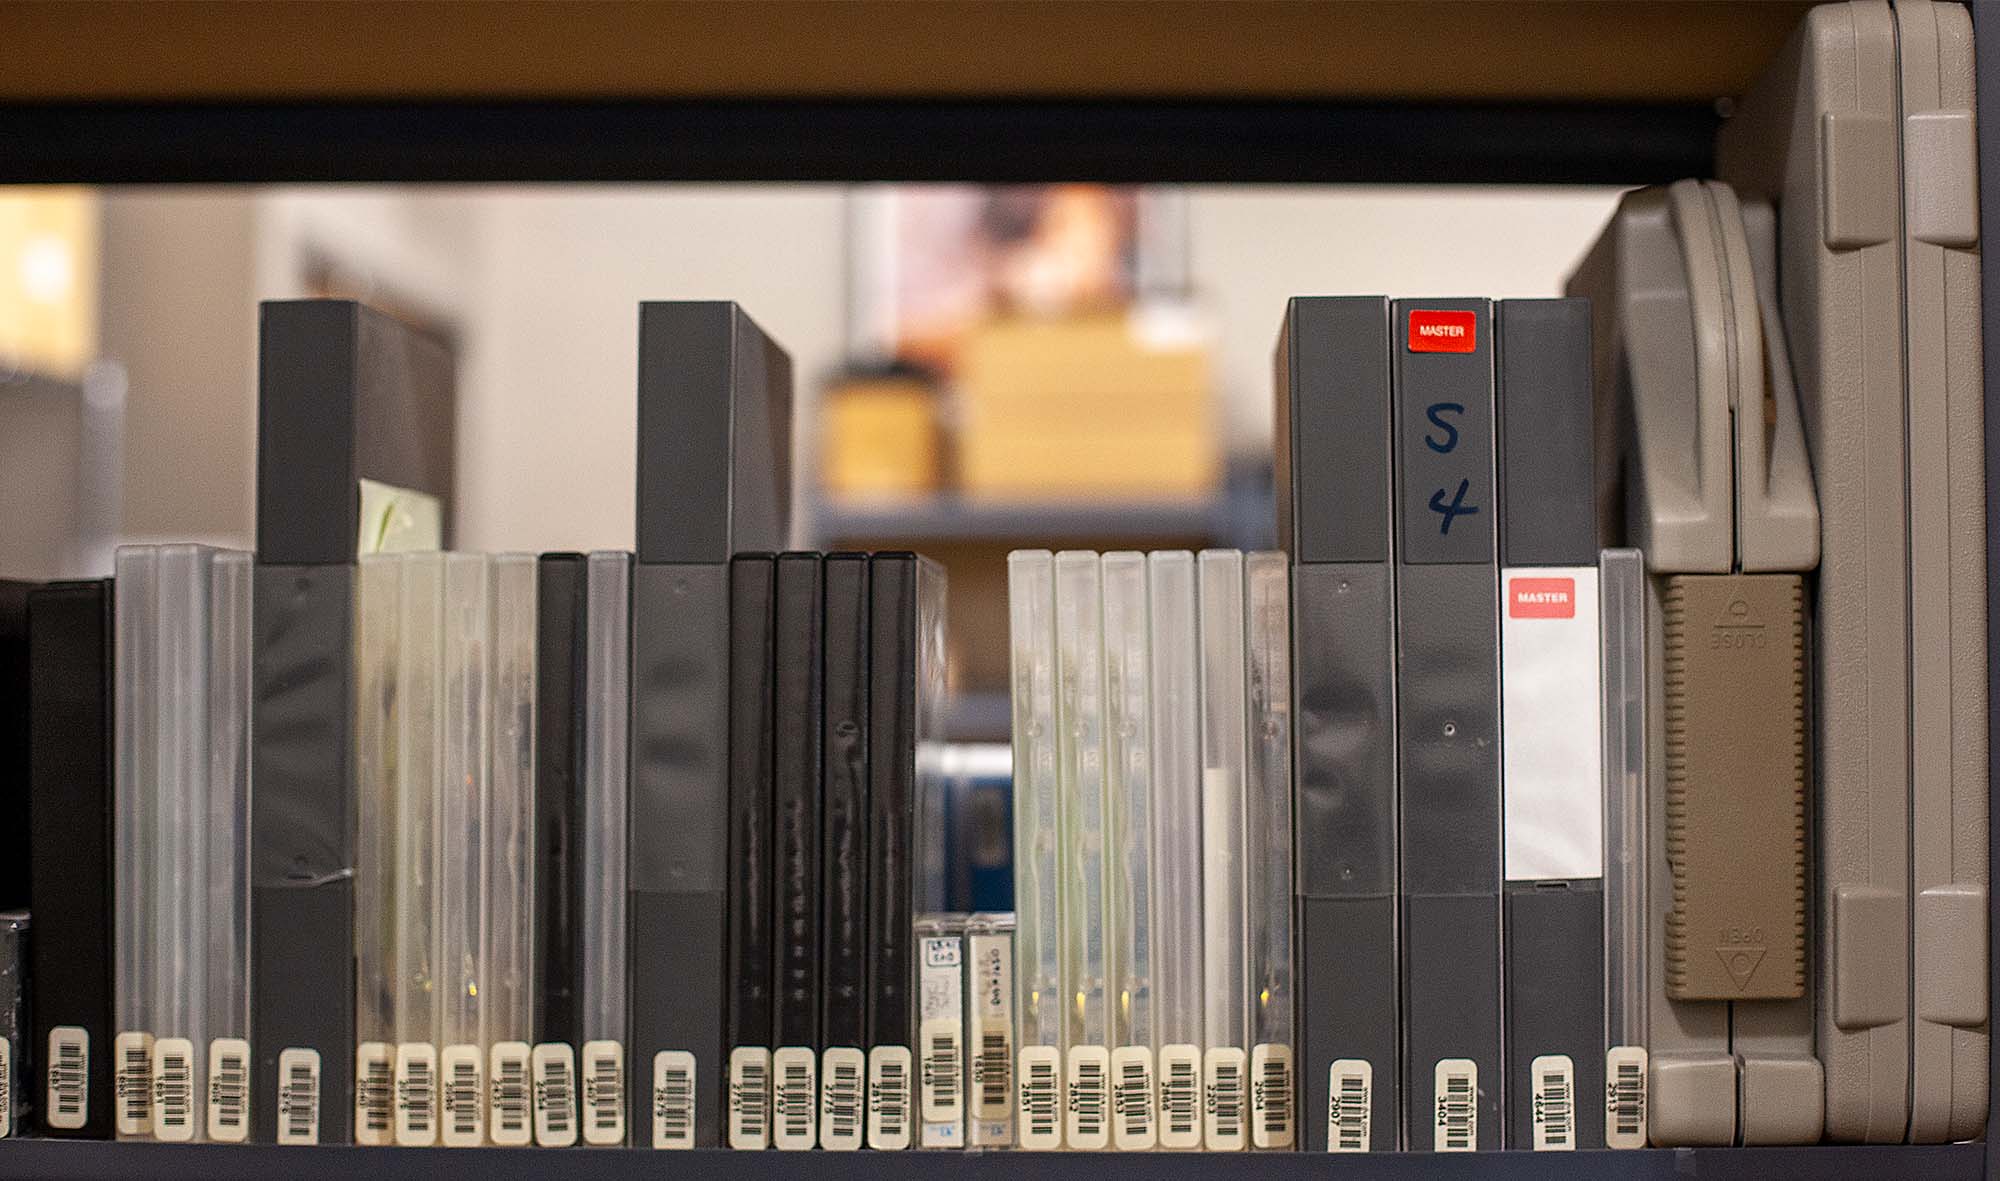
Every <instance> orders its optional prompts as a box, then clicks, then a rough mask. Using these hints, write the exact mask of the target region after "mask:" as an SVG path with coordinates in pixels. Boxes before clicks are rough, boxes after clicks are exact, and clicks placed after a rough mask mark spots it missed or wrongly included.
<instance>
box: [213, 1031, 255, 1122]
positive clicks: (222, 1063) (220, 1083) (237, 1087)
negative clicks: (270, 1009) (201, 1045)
mask: <svg viewBox="0 0 2000 1181" xmlns="http://www.w3.org/2000/svg"><path fill="white" fill-rule="evenodd" d="M208 1138H209V1139H210V1140H213V1141H215V1142H217V1143H219V1144H241V1143H243V1142H244V1141H245V1140H248V1139H249V1138H250V1043H249V1042H246V1041H244V1040H243V1039H242V1038H240V1037H219V1038H216V1039H215V1040H214V1041H212V1042H210V1043H208Z"/></svg>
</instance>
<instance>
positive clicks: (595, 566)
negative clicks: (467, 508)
mask: <svg viewBox="0 0 2000 1181" xmlns="http://www.w3.org/2000/svg"><path fill="white" fill-rule="evenodd" d="M586 580H587V586H586V595H587V598H586V604H585V611H586V616H585V621H584V633H585V636H584V638H585V644H586V649H587V650H586V655H585V658H584V681H585V684H584V689H585V693H586V696H585V702H586V705H585V709H586V713H587V716H588V717H589V719H590V722H589V726H588V728H587V729H586V730H585V732H584V743H583V761H584V768H583V806H584V829H583V834H582V863H583V865H582V868H583V881H584V882H585V883H587V884H588V888H587V889H586V890H585V891H584V895H583V898H582V899H581V910H582V918H583V923H582V940H583V956H584V961H585V964H586V967H587V970H586V971H585V972H584V974H583V996H582V998H581V1002H582V1003H581V1005H580V1006H579V1008H578V1025H579V1029H580V1031H581V1037H582V1038H583V1045H582V1046H581V1047H579V1050H580V1055H581V1058H582V1063H581V1065H580V1067H579V1069H580V1070H581V1071H582V1072H583V1074H584V1077H585V1078H586V1079H588V1080H598V1079H607V1078H608V1079H610V1080H612V1081H616V1080H617V1079H620V1078H622V1077H623V1071H624V1067H623V1061H624V1047H625V1043H626V1036H627V1031H626V1026H625V959H626V957H625V882H626V874H625V834H626V799H627V783H628V767H627V762H626V750H627V742H628V740H629V735H630V724H631V719H630V714H629V706H630V701H631V622H632V555H631V554H629V553H623V552H617V551H600V552H597V553H593V554H591V555H590V557H589V560H588V563H587V572H586ZM589 1090H590V1088H589V1087H587V1088H586V1092H587V1093H588V1091H589ZM598 1090H599V1091H600V1093H601V1091H602V1089H601V1088H598ZM623 1121H624V1111H623V1105H622V1103H621V1102H606V1103H602V1104H591V1105H589V1107H588V1110H586V1113H585V1115H584V1123H583V1130H584V1140H585V1142H586V1143H591V1144H622V1143H624V1140H625V1129H624V1122H623Z"/></svg>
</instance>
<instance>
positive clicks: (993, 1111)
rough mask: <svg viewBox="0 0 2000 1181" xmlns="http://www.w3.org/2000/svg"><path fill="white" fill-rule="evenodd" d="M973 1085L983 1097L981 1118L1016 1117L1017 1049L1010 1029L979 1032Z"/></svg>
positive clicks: (974, 1056)
mask: <svg viewBox="0 0 2000 1181" xmlns="http://www.w3.org/2000/svg"><path fill="white" fill-rule="evenodd" d="M972 1085H973V1087H974V1088H975V1093H976V1094H977V1095H978V1096H979V1102H978V1107H977V1113H978V1116H979V1118H980V1119H1006V1118H1007V1117H1008V1116H1010V1115H1013V1114H1014V1047H1013V1046H1012V1045H1011V1044H1010V1039H1009V1038H1008V1036H1007V1031H1006V1030H1004V1029H990V1028H989V1029H982V1030H980V1031H979V1049H978V1050H977V1051H976V1052H975V1053H974V1055H973V1058H972Z"/></svg>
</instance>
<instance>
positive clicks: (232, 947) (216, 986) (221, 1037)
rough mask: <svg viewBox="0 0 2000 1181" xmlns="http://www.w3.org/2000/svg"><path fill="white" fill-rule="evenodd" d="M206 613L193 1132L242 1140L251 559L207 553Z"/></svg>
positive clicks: (246, 1060)
mask: <svg viewBox="0 0 2000 1181" xmlns="http://www.w3.org/2000/svg"><path fill="white" fill-rule="evenodd" d="M211 562H212V565H211V566H210V571H209V619H208V693H209V707H208V725H209V735H208V747H207V754H208V801H207V803H208V898H207V922H208V994H207V998H206V1000H205V1002H204V1003H205V1004H206V1005H207V1009H208V1013H207V1027H208V1028H207V1036H208V1039H209V1040H208V1042H207V1043H206V1044H202V1043H196V1044H195V1052H196V1054H197V1055H198V1056H199V1055H206V1062H205V1063H204V1066H205V1068H206V1074H207V1078H208V1082H209V1085H208V1086H207V1087H205V1088H203V1089H202V1090H200V1091H197V1092H196V1094H197V1095H199V1096H203V1097H205V1100H206V1104H207V1118H206V1120H205V1125H206V1126H205V1127H204V1128H202V1132H203V1133H205V1134H206V1135H207V1137H208V1138H209V1139H211V1140H220V1141H240V1140H245V1139H247V1138H248V1137H249V1131H250V1128H249V1118H248V1114H249V1113H248V1106H247V1105H248V1099H249V1071H250V1042H249V1038H250V603H251V600H250V584H251V556H250V555H249V554H248V553H244V552H241V551H236V550H221V551H217V552H215V553H214V554H213V555H212V557H211Z"/></svg>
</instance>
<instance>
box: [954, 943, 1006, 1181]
mask: <svg viewBox="0 0 2000 1181" xmlns="http://www.w3.org/2000/svg"><path fill="white" fill-rule="evenodd" d="M965 947H966V957H967V962H968V969H967V974H968V976H969V980H968V984H967V987H968V991H969V992H970V994H971V995H970V996H968V997H967V998H966V1000H967V1005H968V1010H967V1012H968V1024H969V1026H970V1028H969V1030H968V1031H967V1034H966V1049H967V1051H968V1052H969V1053H970V1054H971V1055H972V1083H971V1088H972V1089H971V1092H970V1094H971V1102H972V1120H971V1130H970V1141H971V1144H972V1145H973V1146H974V1147H980V1148H1011V1147H1013V1144H1014V936H1013V933H1012V932H1006V931H1000V932H978V933H974V934H969V935H967V936H966V937H965Z"/></svg>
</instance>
